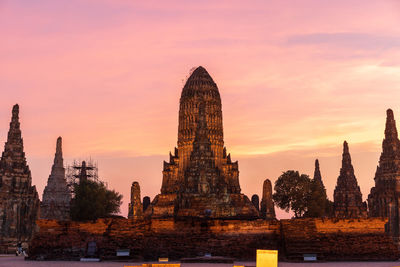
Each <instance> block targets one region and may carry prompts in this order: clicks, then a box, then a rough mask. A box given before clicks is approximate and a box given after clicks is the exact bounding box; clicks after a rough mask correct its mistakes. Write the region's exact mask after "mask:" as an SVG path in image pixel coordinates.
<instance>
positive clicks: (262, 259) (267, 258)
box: [256, 249, 278, 267]
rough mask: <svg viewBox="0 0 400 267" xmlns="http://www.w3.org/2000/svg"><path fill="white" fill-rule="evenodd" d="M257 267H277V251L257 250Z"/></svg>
mask: <svg viewBox="0 0 400 267" xmlns="http://www.w3.org/2000/svg"><path fill="white" fill-rule="evenodd" d="M256 266H257V267H278V251H277V250H261V249H257V263H256Z"/></svg>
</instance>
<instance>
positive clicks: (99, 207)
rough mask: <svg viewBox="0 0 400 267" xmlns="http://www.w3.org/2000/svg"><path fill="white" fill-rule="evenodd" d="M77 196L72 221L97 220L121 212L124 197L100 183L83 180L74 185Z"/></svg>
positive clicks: (72, 209)
mask: <svg viewBox="0 0 400 267" xmlns="http://www.w3.org/2000/svg"><path fill="white" fill-rule="evenodd" d="M74 193H75V196H74V198H73V199H72V202H71V219H72V220H74V221H86V220H96V219H98V218H104V217H109V216H111V215H113V214H115V213H118V212H119V207H120V205H121V204H122V201H121V200H122V195H121V194H119V193H118V192H116V191H114V190H109V189H107V187H106V185H105V184H104V183H103V182H100V181H92V180H82V181H81V182H80V183H79V184H78V183H76V184H74Z"/></svg>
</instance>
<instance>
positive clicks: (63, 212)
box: [40, 137, 71, 220]
mask: <svg viewBox="0 0 400 267" xmlns="http://www.w3.org/2000/svg"><path fill="white" fill-rule="evenodd" d="M70 205H71V193H70V190H69V188H68V185H67V180H66V179H65V168H64V161H63V155H62V139H61V137H58V138H57V144H56V154H55V156H54V163H53V166H52V167H51V173H50V176H49V179H48V180H47V185H46V187H45V188H44V190H43V198H42V203H41V204H40V218H41V219H53V220H69V219H70Z"/></svg>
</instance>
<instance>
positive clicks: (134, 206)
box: [128, 182, 143, 219]
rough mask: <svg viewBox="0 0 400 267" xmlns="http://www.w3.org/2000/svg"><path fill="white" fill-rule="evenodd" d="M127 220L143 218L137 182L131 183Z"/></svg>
mask: <svg viewBox="0 0 400 267" xmlns="http://www.w3.org/2000/svg"><path fill="white" fill-rule="evenodd" d="M128 218H129V219H140V218H143V205H142V202H141V198H140V186H139V183H138V182H133V183H132V186H131V203H129V212H128Z"/></svg>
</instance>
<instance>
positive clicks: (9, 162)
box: [0, 105, 40, 253]
mask: <svg viewBox="0 0 400 267" xmlns="http://www.w3.org/2000/svg"><path fill="white" fill-rule="evenodd" d="M39 205H40V202H39V197H38V193H37V191H36V187H35V186H32V177H31V171H30V170H29V166H28V164H27V163H26V158H25V153H24V145H23V141H22V137H21V129H20V123H19V106H18V105H14V107H13V109H12V118H11V123H10V130H9V132H8V137H7V142H6V143H5V146H4V152H3V154H2V156H1V160H0V240H1V242H0V243H1V245H2V246H5V247H1V248H0V250H6V249H7V248H6V247H7V246H15V244H16V242H17V241H21V242H27V241H28V240H29V239H30V237H31V236H32V233H33V232H34V229H35V225H36V224H35V222H36V219H37V218H38V216H39ZM4 252H5V251H3V252H2V253H4Z"/></svg>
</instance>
